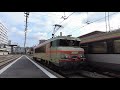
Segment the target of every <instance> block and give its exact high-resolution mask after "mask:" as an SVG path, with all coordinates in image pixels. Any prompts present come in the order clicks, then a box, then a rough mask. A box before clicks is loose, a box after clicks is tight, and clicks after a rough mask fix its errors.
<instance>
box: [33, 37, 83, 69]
mask: <svg viewBox="0 0 120 90" xmlns="http://www.w3.org/2000/svg"><path fill="white" fill-rule="evenodd" d="M80 41H81V40H80V39H79V38H77V37H72V36H71V35H68V36H62V35H60V36H56V37H53V38H50V39H48V40H47V41H45V42H43V43H41V44H39V45H37V46H36V47H34V50H33V59H35V60H38V61H40V62H44V63H46V64H48V65H49V64H53V65H54V66H57V67H59V68H63V69H66V68H67V69H69V68H72V67H78V66H79V65H80V64H82V63H84V62H85V57H84V49H83V48H81V47H80Z"/></svg>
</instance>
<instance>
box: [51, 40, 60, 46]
mask: <svg viewBox="0 0 120 90" xmlns="http://www.w3.org/2000/svg"><path fill="white" fill-rule="evenodd" d="M58 45H59V40H55V41H52V42H51V43H50V46H51V47H56V46H58Z"/></svg>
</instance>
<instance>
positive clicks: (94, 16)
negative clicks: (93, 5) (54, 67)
mask: <svg viewBox="0 0 120 90" xmlns="http://www.w3.org/2000/svg"><path fill="white" fill-rule="evenodd" d="M72 13H73V12H65V16H66V17H67V16H69V15H70V14H72ZM106 14H108V13H106ZM109 14H110V17H109V19H110V27H111V31H112V30H114V29H117V28H119V27H120V13H119V12H109ZM62 16H64V12H30V15H29V18H28V31H27V44H26V46H34V45H37V44H38V43H39V40H40V39H49V38H51V35H52V32H53V29H54V26H53V25H54V24H59V23H60V22H61V21H63V18H61V17H62ZM104 17H105V12H88V15H87V12H74V13H73V14H72V15H71V16H70V17H69V18H68V19H66V20H64V21H63V22H62V23H61V25H62V26H63V28H60V29H59V30H58V31H57V32H56V33H55V35H56V36H57V35H59V33H60V32H62V33H63V35H69V34H71V35H72V36H74V37H78V36H81V35H84V34H87V33H89V32H92V31H96V30H97V31H106V24H105V18H104ZM101 18H103V19H101ZM99 19H101V20H99ZM87 20H88V21H90V22H94V21H96V20H98V21H96V22H94V23H91V24H89V25H88V24H87V23H86V21H87ZM0 22H1V23H3V24H4V25H5V26H6V27H7V28H8V40H12V42H16V43H18V45H20V46H23V45H24V30H25V16H24V12H0ZM83 26H85V27H83ZM107 31H108V30H107Z"/></svg>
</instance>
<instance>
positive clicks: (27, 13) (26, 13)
mask: <svg viewBox="0 0 120 90" xmlns="http://www.w3.org/2000/svg"><path fill="white" fill-rule="evenodd" d="M24 14H25V17H26V21H25V22H26V25H25V41H24V49H25V54H26V34H27V27H28V26H27V24H28V22H27V20H28V16H29V12H25V13H24Z"/></svg>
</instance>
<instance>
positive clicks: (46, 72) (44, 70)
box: [26, 56, 57, 78]
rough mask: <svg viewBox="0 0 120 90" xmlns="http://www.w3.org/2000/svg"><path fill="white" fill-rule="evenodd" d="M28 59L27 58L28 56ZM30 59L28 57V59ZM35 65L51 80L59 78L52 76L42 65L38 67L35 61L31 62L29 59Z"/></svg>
mask: <svg viewBox="0 0 120 90" xmlns="http://www.w3.org/2000/svg"><path fill="white" fill-rule="evenodd" d="M26 57H27V56H26ZM27 58H28V57H27ZM28 59H29V60H30V61H31V62H32V63H33V64H35V65H36V66H37V67H38V68H39V69H41V70H42V71H43V72H44V73H45V74H46V75H48V76H49V77H50V78H57V77H56V76H54V75H53V74H51V73H50V72H48V71H47V70H46V69H44V68H43V67H41V66H40V65H38V64H37V63H36V62H34V61H33V60H31V59H30V58H28Z"/></svg>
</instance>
